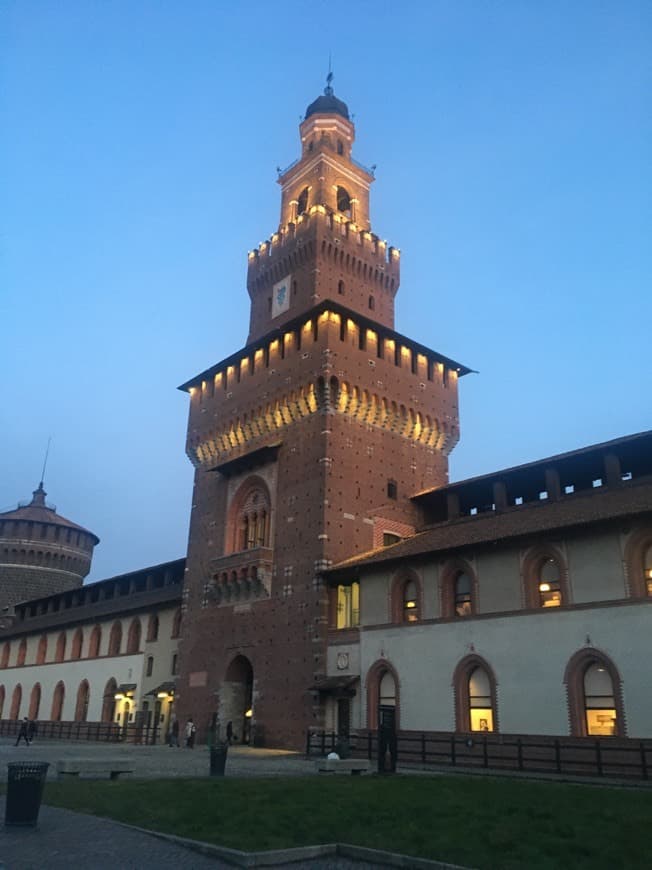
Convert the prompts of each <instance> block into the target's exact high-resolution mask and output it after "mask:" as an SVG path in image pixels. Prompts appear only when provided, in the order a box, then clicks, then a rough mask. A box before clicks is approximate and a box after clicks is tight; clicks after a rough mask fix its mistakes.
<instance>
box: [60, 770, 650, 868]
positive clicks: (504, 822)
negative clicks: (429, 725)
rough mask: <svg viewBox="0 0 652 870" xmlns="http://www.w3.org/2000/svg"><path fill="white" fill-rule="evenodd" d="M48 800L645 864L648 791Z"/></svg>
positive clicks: (290, 791)
mask: <svg viewBox="0 0 652 870" xmlns="http://www.w3.org/2000/svg"><path fill="white" fill-rule="evenodd" d="M44 800H45V802H46V803H49V804H54V805H56V806H62V807H68V808H69V809H74V810H79V811H81V812H86V813H93V814H95V815H100V816H108V817H110V818H113V819H117V820H119V821H123V822H128V823H131V824H136V825H140V826H141V827H145V828H151V829H154V830H159V831H165V832H167V833H172V834H178V835H180V836H183V837H192V838H194V839H198V840H205V841H207V842H212V843H218V844H220V845H223V846H230V847H233V848H236V849H247V850H259V849H275V848H281V847H286V846H300V845H305V844H316V843H332V842H335V841H340V842H345V843H354V844H357V845H361V846H370V847H372V848H379V849H388V850H391V851H394V852H403V853H406V854H409V855H417V856H421V857H426V858H438V859H440V860H444V861H450V862H453V863H459V864H465V865H467V866H471V867H476V868H481V870H484V868H492V867H493V868H501V870H503V868H516V867H522V868H524V867H527V868H543V867H545V868H564V870H566V868H575V867H581V868H591V870H595V868H605V870H606V868H609V870H614V868H618V867H622V868H635V867H646V868H649V867H650V866H651V864H652V851H651V848H650V834H649V824H650V819H651V818H652V792H649V791H644V790H634V789H632V790H626V789H611V788H596V787H591V786H581V785H566V784H561V783H549V782H528V781H524V780H508V779H491V778H485V777H482V778H481V777H461V776H460V777H452V776H434V777H426V776H396V777H387V778H379V777H343V776H338V777H331V778H328V777H319V778H317V777H306V778H286V779H283V778H276V779H229V778H228V777H226V778H224V779H201V780H132V781H129V780H126V781H123V782H98V781H84V780H82V781H79V782H73V783H61V784H60V783H49V784H48V785H47V786H46V792H45V798H44Z"/></svg>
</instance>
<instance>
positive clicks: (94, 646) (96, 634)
mask: <svg viewBox="0 0 652 870" xmlns="http://www.w3.org/2000/svg"><path fill="white" fill-rule="evenodd" d="M101 643H102V626H100V625H96V626H95V627H94V628H93V631H92V632H91V636H90V639H89V641H88V657H89V659H96V658H97V657H98V656H99V654H100V645H101Z"/></svg>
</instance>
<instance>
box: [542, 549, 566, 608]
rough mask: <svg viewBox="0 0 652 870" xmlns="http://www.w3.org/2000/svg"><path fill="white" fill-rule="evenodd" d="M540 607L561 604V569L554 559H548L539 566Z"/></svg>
mask: <svg viewBox="0 0 652 870" xmlns="http://www.w3.org/2000/svg"><path fill="white" fill-rule="evenodd" d="M538 590H539V607H559V605H560V604H561V571H560V569H559V565H558V564H557V562H556V561H555V560H554V559H546V560H545V561H544V562H542V564H541V566H540V568H539V584H538Z"/></svg>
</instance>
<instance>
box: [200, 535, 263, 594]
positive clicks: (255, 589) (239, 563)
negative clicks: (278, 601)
mask: <svg viewBox="0 0 652 870" xmlns="http://www.w3.org/2000/svg"><path fill="white" fill-rule="evenodd" d="M273 560H274V551H273V550H272V549H271V548H270V547H252V548H251V549H248V550H240V551H239V552H238V553H229V554H228V555H226V556H219V557H218V558H216V559H211V562H210V570H211V575H212V579H211V580H210V581H209V582H208V583H207V584H206V587H205V596H204V606H206V605H207V604H208V603H212V604H214V605H222V606H226V605H233V604H244V603H247V602H251V601H256V600H259V599H262V598H269V596H270V594H271V591H272V573H273V566H274V561H273Z"/></svg>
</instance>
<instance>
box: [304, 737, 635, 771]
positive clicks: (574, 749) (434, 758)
mask: <svg viewBox="0 0 652 870" xmlns="http://www.w3.org/2000/svg"><path fill="white" fill-rule="evenodd" d="M340 739H341V738H340V737H339V736H338V735H337V734H335V733H332V732H326V731H309V732H308V735H307V739H306V753H307V755H308V756H317V755H326V754H328V753H329V752H331V751H332V750H333V749H335V747H336V745H337V744H338V742H339V741H340ZM348 740H349V745H350V748H351V754H352V755H353V756H354V757H358V758H365V757H366V758H368V759H369V760H370V761H374V760H376V759H377V757H378V734H377V732H375V731H358V732H356V733H353V734H351V735H350V736H349V738H348ZM397 760H398V764H399V765H401V766H402V767H409V766H410V765H413V766H418V767H419V768H428V767H433V768H434V767H439V768H441V767H460V768H462V767H463V768H470V769H473V768H484V769H488V770H513V771H523V772H524V773H555V774H565V775H568V776H598V777H600V776H602V777H605V776H607V777H618V778H623V779H624V778H631V779H648V778H649V775H650V770H651V768H652V740H630V739H625V738H617V737H601V738H596V737H548V736H545V735H532V734H528V735H517V734H482V733H472V734H458V733H451V732H441V731H439V732H432V731H430V732H428V731H424V732H417V731H399V732H398V734H397Z"/></svg>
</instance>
